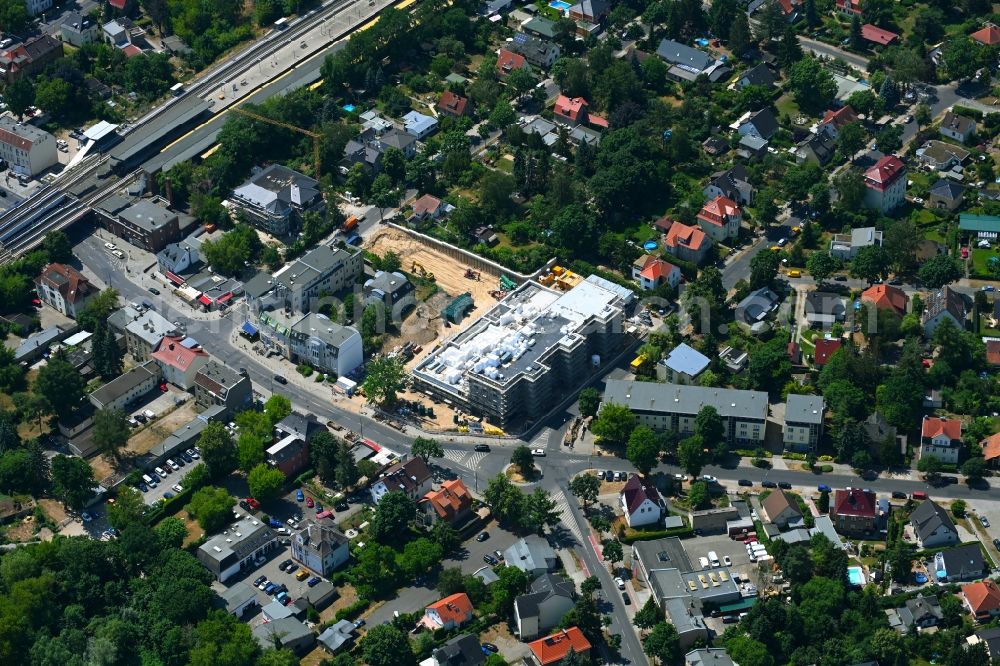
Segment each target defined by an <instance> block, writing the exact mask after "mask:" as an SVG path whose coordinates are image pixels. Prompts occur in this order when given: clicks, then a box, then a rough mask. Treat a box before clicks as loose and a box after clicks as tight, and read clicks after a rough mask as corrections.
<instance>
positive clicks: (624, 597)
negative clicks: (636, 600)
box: [622, 592, 632, 606]
mask: <svg viewBox="0 0 1000 666" xmlns="http://www.w3.org/2000/svg"><path fill="white" fill-rule="evenodd" d="M622 601H623V602H625V605H626V606H631V605H632V598H631V597H629V596H628V592H622Z"/></svg>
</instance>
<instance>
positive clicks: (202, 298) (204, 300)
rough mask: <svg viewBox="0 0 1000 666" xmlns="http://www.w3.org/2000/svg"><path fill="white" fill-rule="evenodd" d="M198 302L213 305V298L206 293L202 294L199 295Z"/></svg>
mask: <svg viewBox="0 0 1000 666" xmlns="http://www.w3.org/2000/svg"><path fill="white" fill-rule="evenodd" d="M198 302H199V303H201V304H202V305H211V304H212V299H211V298H209V297H208V296H206V295H205V294H202V295H201V296H199V297H198Z"/></svg>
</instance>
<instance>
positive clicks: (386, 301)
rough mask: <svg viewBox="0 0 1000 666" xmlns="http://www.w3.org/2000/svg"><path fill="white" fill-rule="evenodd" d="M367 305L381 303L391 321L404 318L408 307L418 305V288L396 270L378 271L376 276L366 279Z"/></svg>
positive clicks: (365, 293)
mask: <svg viewBox="0 0 1000 666" xmlns="http://www.w3.org/2000/svg"><path fill="white" fill-rule="evenodd" d="M364 296H365V306H368V305H380V306H381V308H382V309H383V311H384V312H385V314H386V315H388V316H390V317H391V319H390V321H392V322H399V321H402V320H403V312H404V311H405V310H406V309H407V308H411V307H416V305H417V290H416V287H414V286H413V283H412V282H410V281H409V279H407V277H406V276H405V275H403V274H402V273H400V272H399V271H396V272H394V273H388V272H386V271H378V272H376V273H375V277H373V278H371V279H370V280H365V285H364Z"/></svg>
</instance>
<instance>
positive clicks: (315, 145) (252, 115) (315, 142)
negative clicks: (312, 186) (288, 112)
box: [230, 106, 323, 180]
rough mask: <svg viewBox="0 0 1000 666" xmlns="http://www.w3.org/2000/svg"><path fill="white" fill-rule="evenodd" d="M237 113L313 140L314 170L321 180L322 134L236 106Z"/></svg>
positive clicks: (317, 178) (316, 176) (233, 109)
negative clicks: (320, 147)
mask: <svg viewBox="0 0 1000 666" xmlns="http://www.w3.org/2000/svg"><path fill="white" fill-rule="evenodd" d="M230 110H231V111H235V112H236V113H239V114H242V115H244V116H246V117H248V118H253V119H254V120H259V121H261V122H262V123H268V124H269V125H276V126H278V127H284V128H285V129H287V130H291V131H293V132H298V133H299V134H305V135H306V136H308V137H309V138H311V139H312V140H313V169H315V171H316V173H315V175H314V177H315V178H316V180H319V177H320V166H319V142H320V140H321V139H322V138H323V135H322V134H317V133H316V132H310V131H309V130H307V129H302V128H301V127H296V126H295V125H289V124H288V123H284V122H281V121H280V120H275V119H273V118H268V117H267V116H262V115H260V114H259V113H254V112H253V111H247V110H246V109H243V108H241V107H238V106H234V107H232V108H231V109H230Z"/></svg>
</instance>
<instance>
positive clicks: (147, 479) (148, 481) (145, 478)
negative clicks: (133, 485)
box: [142, 474, 156, 486]
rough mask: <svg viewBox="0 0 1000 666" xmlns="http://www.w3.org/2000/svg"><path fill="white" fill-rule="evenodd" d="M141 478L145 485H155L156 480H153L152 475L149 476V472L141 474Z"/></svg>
mask: <svg viewBox="0 0 1000 666" xmlns="http://www.w3.org/2000/svg"><path fill="white" fill-rule="evenodd" d="M142 480H143V481H145V482H146V485H147V486H155V485H156V481H154V480H153V477H151V476H150V475H149V474H143V475H142Z"/></svg>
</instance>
